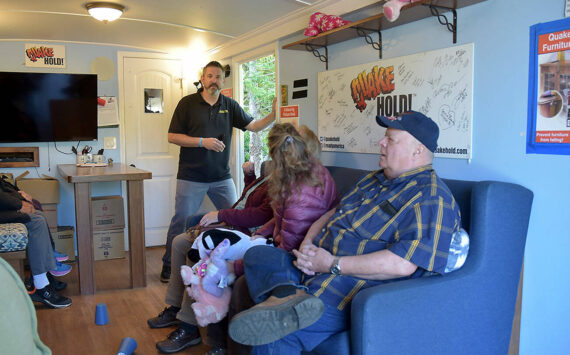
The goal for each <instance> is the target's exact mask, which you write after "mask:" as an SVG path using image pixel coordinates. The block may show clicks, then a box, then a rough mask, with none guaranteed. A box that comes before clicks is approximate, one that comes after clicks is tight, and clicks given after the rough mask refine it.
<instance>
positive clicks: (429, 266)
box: [304, 165, 461, 310]
mask: <svg viewBox="0 0 570 355" xmlns="http://www.w3.org/2000/svg"><path fill="white" fill-rule="evenodd" d="M460 225H461V216H460V212H459V207H458V206H457V203H456V202H455V199H454V198H453V195H452V194H451V192H450V191H449V188H448V187H447V186H446V185H445V183H444V182H443V181H442V180H441V179H440V178H439V177H438V176H437V175H436V173H435V171H434V170H433V168H432V166H431V165H427V166H423V167H420V168H418V169H415V170H412V171H409V172H407V173H405V174H402V175H401V176H399V177H397V178H395V179H391V180H389V179H387V178H386V177H385V176H384V174H383V173H382V171H381V170H379V171H375V172H372V173H370V174H368V175H366V176H365V177H364V178H362V179H361V180H360V181H359V182H358V183H357V184H356V187H355V188H354V189H353V190H352V191H351V192H349V193H348V194H346V195H345V196H344V197H343V199H342V201H341V203H340V205H339V206H338V208H337V210H336V212H335V214H334V215H333V216H332V217H331V219H330V220H329V222H328V223H327V225H326V227H325V228H323V230H322V231H321V232H320V233H319V234H318V235H317V236H316V237H315V239H314V242H313V243H314V244H315V245H317V246H319V247H321V248H324V249H326V250H328V251H329V252H330V253H331V254H333V255H338V256H344V255H361V254H368V253H372V252H375V251H379V250H384V249H388V250H390V251H391V252H393V253H394V254H396V255H398V256H400V257H402V258H404V259H406V260H408V261H410V262H412V263H413V264H415V265H416V266H418V269H417V270H416V271H415V272H414V273H413V274H412V275H411V276H409V277H405V278H398V279H391V280H366V279H361V278H358V277H352V276H347V275H338V276H336V275H333V274H330V273H319V274H316V275H314V276H307V275H305V279H304V284H305V285H306V286H307V287H308V288H309V292H310V293H312V294H314V295H315V296H317V297H320V298H321V299H322V300H323V301H324V302H325V303H327V304H330V305H336V306H337V308H338V309H339V310H343V309H344V308H345V307H346V305H348V304H350V301H351V300H352V298H353V297H354V295H356V293H357V292H358V291H360V290H361V289H364V288H367V287H371V286H375V285H379V284H381V283H386V282H393V281H398V280H402V279H408V278H415V277H421V276H424V275H431V274H433V273H443V271H444V270H445V266H446V264H447V257H448V252H449V245H450V243H451V236H452V234H453V233H454V232H455V231H457V230H459V227H460Z"/></svg>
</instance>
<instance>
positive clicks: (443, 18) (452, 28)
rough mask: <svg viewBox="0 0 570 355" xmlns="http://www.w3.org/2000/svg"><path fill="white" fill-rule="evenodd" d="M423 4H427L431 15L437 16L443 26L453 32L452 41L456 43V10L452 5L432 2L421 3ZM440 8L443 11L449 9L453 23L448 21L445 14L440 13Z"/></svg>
mask: <svg viewBox="0 0 570 355" xmlns="http://www.w3.org/2000/svg"><path fill="white" fill-rule="evenodd" d="M422 5H423V6H428V7H429V10H430V11H431V15H432V16H437V20H438V21H439V23H440V24H441V25H443V26H446V27H447V29H448V30H449V32H451V33H453V43H457V11H456V10H455V9H454V8H452V7H445V6H438V5H432V4H422ZM440 10H442V11H443V12H445V11H451V12H452V13H453V24H452V23H450V22H449V20H448V19H447V16H445V15H442V14H441V13H440Z"/></svg>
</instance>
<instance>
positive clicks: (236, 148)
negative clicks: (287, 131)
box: [230, 42, 281, 195]
mask: <svg viewBox="0 0 570 355" xmlns="http://www.w3.org/2000/svg"><path fill="white" fill-rule="evenodd" d="M271 54H273V55H274V56H275V95H276V97H277V108H276V111H275V116H277V117H276V119H277V118H278V117H279V105H280V103H281V100H280V97H279V94H280V90H279V82H280V78H279V43H278V42H274V43H271V44H267V45H264V46H260V47H258V48H255V49H253V50H249V51H248V52H247V53H244V54H242V55H240V56H235V57H232V68H234V69H233V78H232V79H233V82H232V86H233V96H234V100H236V101H237V102H238V103H240V104H241V102H242V101H243V98H242V97H241V93H242V90H241V81H240V77H242V73H241V69H240V68H241V64H242V63H244V62H248V61H251V60H254V59H257V58H261V57H264V56H267V55H271ZM254 118H256V119H257V118H260V117H254ZM234 132H235V133H234V139H233V140H232V152H233V153H232V154H231V155H230V161H231V163H230V166H232V167H233V168H234V169H233V171H232V176H233V177H234V179H235V180H234V182H235V184H236V190H237V191H238V195H240V194H241V191H242V190H243V188H244V186H243V171H242V169H241V165H239V164H237V162H240V161H243V160H244V154H243V149H242V148H243V135H244V132H243V131H241V130H239V129H235V130H234Z"/></svg>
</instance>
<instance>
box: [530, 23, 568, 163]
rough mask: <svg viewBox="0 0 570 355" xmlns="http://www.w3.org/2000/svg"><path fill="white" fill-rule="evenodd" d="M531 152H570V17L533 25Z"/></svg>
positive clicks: (531, 34)
mask: <svg viewBox="0 0 570 355" xmlns="http://www.w3.org/2000/svg"><path fill="white" fill-rule="evenodd" d="M528 82H529V84H528V124H527V145H526V152H527V153H536V154H570V19H563V20H558V21H553V22H548V23H539V24H536V25H534V26H531V27H530V60H529V80H528Z"/></svg>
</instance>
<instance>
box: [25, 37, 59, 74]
mask: <svg viewBox="0 0 570 355" xmlns="http://www.w3.org/2000/svg"><path fill="white" fill-rule="evenodd" d="M24 56H25V62H26V66H27V67H35V68H59V69H64V68H65V64H66V63H65V46H61V45H59V46H54V45H49V46H44V45H41V44H33V43H26V50H25V51H24Z"/></svg>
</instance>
